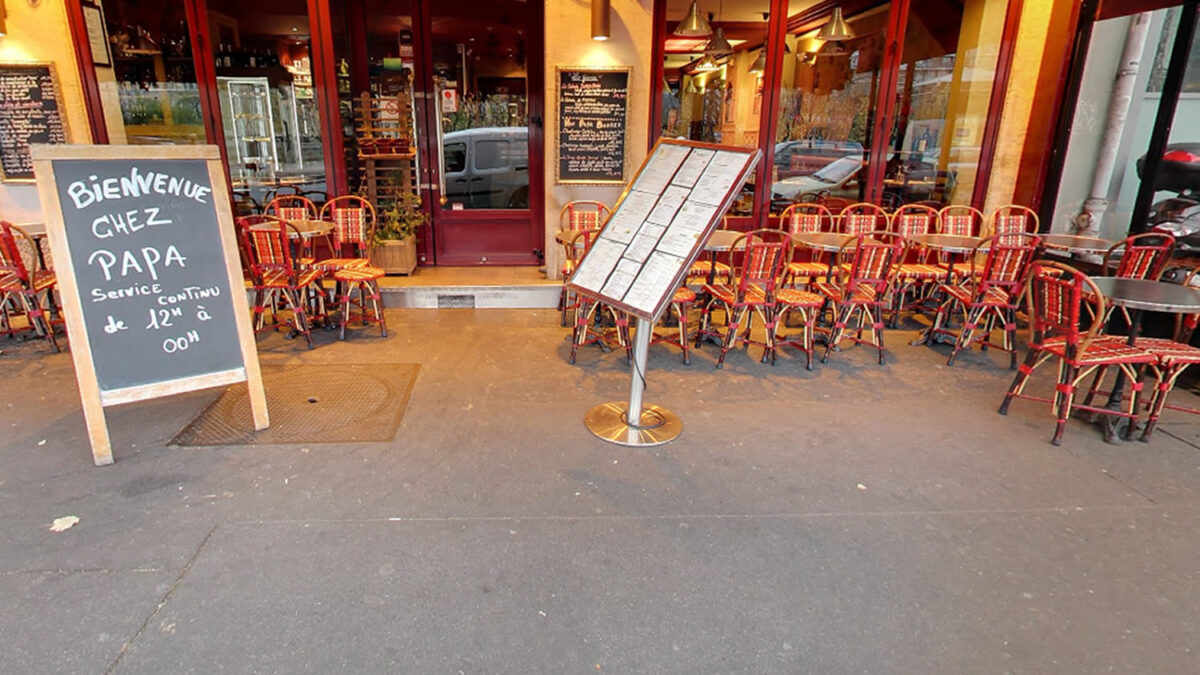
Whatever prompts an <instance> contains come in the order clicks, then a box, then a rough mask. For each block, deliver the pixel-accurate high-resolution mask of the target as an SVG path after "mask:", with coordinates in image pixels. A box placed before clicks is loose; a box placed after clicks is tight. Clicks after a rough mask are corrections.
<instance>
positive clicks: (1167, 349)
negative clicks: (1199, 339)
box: [1136, 338, 1200, 367]
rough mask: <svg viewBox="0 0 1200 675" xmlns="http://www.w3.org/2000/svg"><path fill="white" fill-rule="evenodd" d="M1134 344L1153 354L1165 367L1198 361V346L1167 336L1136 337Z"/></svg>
mask: <svg viewBox="0 0 1200 675" xmlns="http://www.w3.org/2000/svg"><path fill="white" fill-rule="evenodd" d="M1136 346H1137V347H1139V348H1141V349H1145V350H1146V351H1148V352H1150V353H1151V354H1153V355H1154V356H1155V358H1157V359H1158V362H1159V363H1160V364H1162V365H1164V366H1167V367H1172V366H1182V365H1188V364H1192V363H1200V348H1196V347H1193V346H1191V345H1189V344H1184V343H1182V342H1176V341H1174V340H1171V339H1169V338H1138V339H1137V342H1136Z"/></svg>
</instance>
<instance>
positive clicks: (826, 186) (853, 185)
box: [771, 155, 865, 199]
mask: <svg viewBox="0 0 1200 675" xmlns="http://www.w3.org/2000/svg"><path fill="white" fill-rule="evenodd" d="M864 164H865V162H863V160H862V155H847V156H845V157H841V158H839V159H836V160H834V161H832V162H830V163H828V164H826V165H825V166H823V167H821V168H820V169H819V170H817V171H816V172H814V173H813V174H812V175H809V176H792V177H791V178H785V179H783V180H781V181H776V182H775V183H774V184H773V185H772V186H771V192H772V193H774V195H775V196H776V197H780V198H783V199H795V198H796V197H798V196H800V195H802V194H805V193H809V192H811V193H822V192H823V193H828V194H829V195H832V196H834V197H847V198H849V199H857V198H858V182H859V179H860V178H861V175H860V174H861V173H862V170H863V166H864Z"/></svg>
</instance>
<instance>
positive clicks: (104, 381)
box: [33, 145, 267, 465]
mask: <svg viewBox="0 0 1200 675" xmlns="http://www.w3.org/2000/svg"><path fill="white" fill-rule="evenodd" d="M33 166H34V169H35V171H36V173H37V178H38V181H37V182H38V195H39V196H40V198H41V201H42V204H43V209H44V213H45V215H46V231H47V234H48V235H49V240H50V248H51V251H52V252H53V255H54V262H55V273H56V275H57V278H58V288H59V293H60V295H61V297H62V306H63V312H64V315H65V317H66V322H67V334H68V335H69V336H70V337H71V354H72V357H73V358H74V360H75V376H76V378H77V379H78V381H79V391H80V395H81V398H82V399H83V408H84V418H85V420H86V421H87V425H88V435H89V437H90V439H91V442H92V455H93V461H94V462H95V463H96V464H97V465H100V464H110V463H111V462H112V449H111V444H110V442H109V437H108V428H107V425H106V422H105V419H104V412H103V407H104V406H110V405H117V404H120V403H131V402H133V401H142V400H146V399H151V398H158V397H162V396H167V395H170V394H177V393H182V392H187V391H195V390H197V389H206V388H209V387H217V386H221V385H227V384H232V383H234V382H247V383H248V384H249V386H250V402H251V407H252V408H253V412H254V420H255V427H256V428H258V429H263V428H266V426H267V409H266V398H265V397H264V395H263V387H262V379H261V376H260V375H259V367H258V352H257V349H256V348H255V344H254V333H253V330H252V329H251V326H250V316H249V309H248V307H247V303H246V290H245V285H244V283H243V281H242V273H241V268H240V263H239V259H238V253H237V246H236V244H235V242H234V225H233V216H232V214H231V212H230V205H229V199H228V196H227V195H228V194H229V188H228V186H227V185H226V184H225V172H224V169H223V167H222V163H221V160H220V154H219V152H218V150H217V148H216V146H211V145H210V146H158V147H151V146H130V145H102V146H94V145H61V146H47V145H38V146H35V147H34V148H33Z"/></svg>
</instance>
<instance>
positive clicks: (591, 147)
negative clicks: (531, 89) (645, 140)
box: [555, 68, 630, 184]
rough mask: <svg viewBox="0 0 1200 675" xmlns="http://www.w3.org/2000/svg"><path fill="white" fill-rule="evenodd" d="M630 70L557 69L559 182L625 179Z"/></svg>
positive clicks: (556, 160)
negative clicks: (626, 122) (626, 121)
mask: <svg viewBox="0 0 1200 675" xmlns="http://www.w3.org/2000/svg"><path fill="white" fill-rule="evenodd" d="M629 72H630V69H629V68H558V69H557V73H558V143H557V144H556V145H555V149H556V157H555V172H556V176H557V177H558V182H559V183H589V184H605V183H616V184H622V183H624V182H625V119H626V114H627V112H628V103H629Z"/></svg>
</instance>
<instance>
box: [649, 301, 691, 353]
mask: <svg viewBox="0 0 1200 675" xmlns="http://www.w3.org/2000/svg"><path fill="white" fill-rule="evenodd" d="M695 303H696V292H695V291H693V290H692V289H690V288H688V287H687V286H684V287H683V288H679V289H676V291H675V293H674V294H673V295H672V296H671V303H670V304H669V305H668V306H667V307H668V309H667V315H668V316H669V315H670V314H671V313H672V312H674V314H675V320H676V330H675V333H674V334H673V335H672V334H671V333H658V332H655V333H654V334H653V335H651V336H650V344H652V345H656V344H668V345H674V346H676V347H679V349H680V351H682V352H683V365H685V366H688V365H691V363H692V355H691V351H690V349H689V344H688V342H689V340H688V313H689V312H690V311H691V310H692V305H694V304H695Z"/></svg>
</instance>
